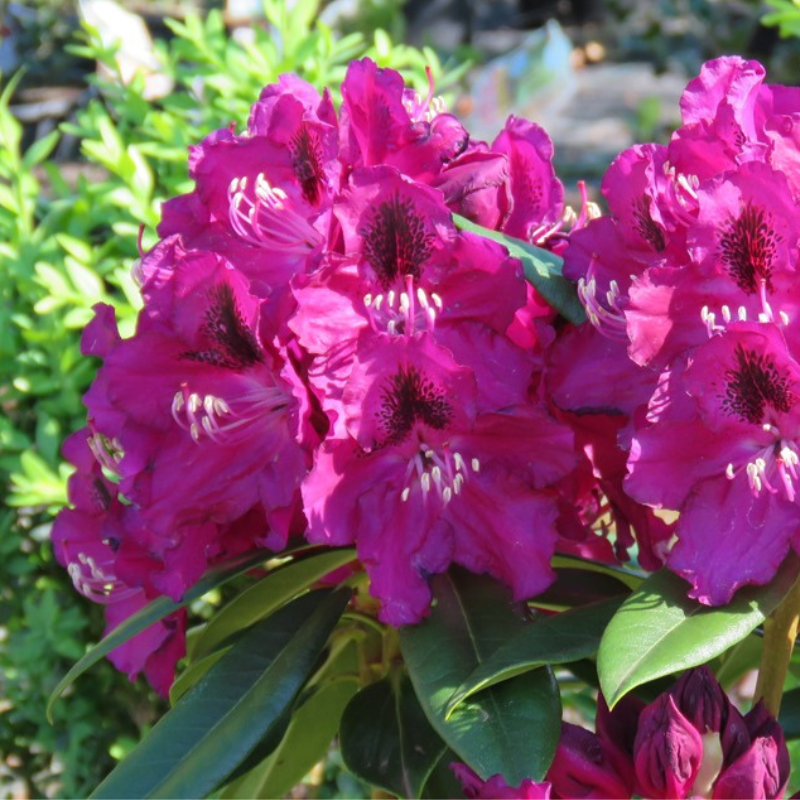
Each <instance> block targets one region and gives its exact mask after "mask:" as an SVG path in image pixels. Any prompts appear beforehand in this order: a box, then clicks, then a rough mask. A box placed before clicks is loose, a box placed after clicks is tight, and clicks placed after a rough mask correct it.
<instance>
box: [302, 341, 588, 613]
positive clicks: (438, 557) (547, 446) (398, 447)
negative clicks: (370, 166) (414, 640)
mask: <svg viewBox="0 0 800 800" xmlns="http://www.w3.org/2000/svg"><path fill="white" fill-rule="evenodd" d="M522 363H523V364H524V360H523V362H522ZM508 367H509V372H511V373H513V369H514V363H513V361H509V362H508ZM478 374H479V373H478ZM491 388H492V387H491V386H490V387H488V389H489V391H491ZM484 391H485V390H484ZM503 391H504V392H506V396H508V394H509V389H508V388H504V389H503ZM481 394H482V392H481V390H480V387H479V385H478V382H477V380H476V370H473V369H470V368H469V367H468V366H464V365H463V362H462V363H459V362H458V361H456V360H455V358H454V355H453V351H452V350H450V349H446V348H444V347H442V346H440V345H438V344H436V342H435V341H434V338H433V337H432V336H431V335H430V334H428V333H424V334H421V335H418V336H416V337H414V338H409V339H406V338H400V337H398V338H394V339H391V338H383V337H382V338H379V339H376V340H375V341H373V342H369V340H366V341H365V342H364V344H363V350H362V351H361V352H359V359H358V364H357V366H356V368H355V369H354V370H353V372H352V374H351V376H350V378H349V380H348V382H347V385H346V387H345V391H344V409H345V426H344V427H345V430H346V435H345V436H344V437H342V438H334V439H329V440H328V441H326V442H325V443H323V445H322V447H321V448H320V450H319V451H318V453H317V456H316V459H315V463H314V469H313V470H312V472H311V474H310V475H309V477H308V478H307V479H306V481H305V482H304V484H303V499H304V504H305V509H306V513H307V515H308V520H309V527H308V532H307V536H308V538H309V540H310V541H313V542H319V543H328V544H339V545H340V544H347V543H351V542H353V541H355V542H356V544H357V547H358V554H359V558H360V559H361V560H362V561H363V562H364V564H365V565H366V567H367V571H368V573H369V575H370V578H371V581H372V583H371V591H372V593H373V594H374V595H375V596H376V597H378V598H379V599H380V600H381V601H382V606H381V612H380V616H381V619H383V620H384V621H386V622H389V623H391V624H393V625H401V624H407V623H413V622H417V621H419V619H420V618H421V617H422V616H424V615H425V614H426V613H427V609H428V605H429V602H430V590H429V588H428V584H427V580H426V579H427V577H428V576H429V575H431V574H435V573H438V572H443V571H444V570H445V569H447V567H448V565H449V564H450V563H452V562H455V563H458V564H461V565H463V566H465V567H467V568H468V569H470V570H472V571H476V572H489V573H490V574H492V575H495V576H496V577H498V578H500V579H501V580H503V581H505V582H506V583H508V584H509V585H510V586H511V587H512V588H513V590H514V594H515V596H516V597H517V598H518V599H522V598H526V597H530V596H532V595H534V594H536V593H538V592H540V591H542V590H543V589H544V588H545V587H546V586H547V585H548V584H549V583H550V581H551V580H552V573H551V570H550V566H549V561H550V556H551V554H552V552H553V549H554V546H555V539H556V532H555V525H554V523H555V519H556V516H557V506H556V502H555V495H554V493H552V492H548V491H546V490H545V487H547V486H548V485H549V484H551V483H553V482H554V481H555V480H557V479H558V478H559V477H562V476H563V475H564V474H566V472H567V471H568V470H569V469H570V468H571V466H572V463H573V456H572V437H571V434H570V432H569V430H568V429H567V428H565V427H564V426H561V425H559V424H558V423H557V422H556V421H555V420H552V419H550V418H549V416H548V415H547V414H546V412H544V410H543V409H541V408H537V407H535V406H531V405H529V404H527V403H525V402H523V401H524V399H525V398H524V394H523V395H522V396H520V397H518V401H519V402H518V403H517V404H513V405H512V404H511V403H507V404H506V407H505V408H502V410H501V409H498V410H496V411H495V410H493V411H488V410H486V411H484V412H483V413H481V409H480V406H481ZM509 399H510V398H509ZM545 453H547V457H545V456H544V454H545Z"/></svg>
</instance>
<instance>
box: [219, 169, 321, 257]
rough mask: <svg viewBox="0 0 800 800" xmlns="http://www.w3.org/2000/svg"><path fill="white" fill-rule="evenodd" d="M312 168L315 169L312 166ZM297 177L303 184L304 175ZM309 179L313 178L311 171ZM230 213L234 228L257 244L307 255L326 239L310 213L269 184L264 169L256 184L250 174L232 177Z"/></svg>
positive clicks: (247, 239) (229, 190) (249, 242)
mask: <svg viewBox="0 0 800 800" xmlns="http://www.w3.org/2000/svg"><path fill="white" fill-rule="evenodd" d="M293 158H294V157H293ZM303 169H305V170H308V169H309V168H308V167H304V168H303ZM310 169H311V170H312V172H313V167H311V168H310ZM295 171H297V167H295ZM303 174H305V173H303ZM314 174H315V173H314ZM298 179H299V180H300V182H301V185H302V184H303V178H302V177H300V175H298ZM307 180H309V181H310V180H311V173H309V177H308V178H307ZM315 180H316V179H315ZM309 185H310V184H309ZM317 190H318V189H317ZM305 191H306V186H305V185H303V192H304V193H305ZM228 217H229V219H230V223H231V227H232V228H233V230H234V231H235V232H236V233H237V234H238V235H239V236H240V237H241V238H242V239H244V240H245V241H246V242H247V243H248V244H252V245H254V246H255V247H263V248H271V249H276V250H279V251H280V252H282V253H295V254H297V255H299V256H305V255H307V254H308V251H309V250H313V249H314V248H315V247H317V246H318V245H320V244H322V242H323V236H322V234H321V233H319V231H317V230H316V229H315V228H314V227H313V226H312V225H311V223H310V222H309V221H308V218H307V215H306V214H303V213H301V211H299V210H298V209H297V208H295V206H294V203H293V202H292V201H291V200H290V198H289V196H288V195H287V194H286V192H284V191H283V189H281V188H280V187H278V186H272V185H270V183H269V181H268V180H267V179H266V178H265V177H264V174H263V173H259V174H258V176H257V177H256V180H255V186H254V187H253V186H252V184H251V183H250V181H249V179H248V178H247V177H243V178H234V179H233V180H232V181H231V183H230V186H229V187H228Z"/></svg>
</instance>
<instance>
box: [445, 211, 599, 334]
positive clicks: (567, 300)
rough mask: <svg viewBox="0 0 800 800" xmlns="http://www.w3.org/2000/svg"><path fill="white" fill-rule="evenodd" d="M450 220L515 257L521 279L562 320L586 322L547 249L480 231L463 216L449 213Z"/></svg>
mask: <svg viewBox="0 0 800 800" xmlns="http://www.w3.org/2000/svg"><path fill="white" fill-rule="evenodd" d="M453 221H454V222H455V224H456V225H457V226H458V227H459V228H461V230H463V231H469V232H470V233H475V234H477V235H478V236H482V237H483V238H484V239H491V240H492V241H493V242H497V243H498V244H502V245H503V246H504V247H505V248H506V249H507V250H508V253H509V255H511V256H513V257H514V258H518V259H519V260H520V261H521V262H522V267H523V269H524V270H525V278H526V280H527V281H528V282H529V283H532V284H533V285H534V286H535V287H536V289H537V290H538V291H539V293H540V294H541V295H542V297H544V299H545V300H547V302H548V303H549V304H550V305H551V306H552V307H553V308H554V309H555V310H556V311H558V312H559V313H560V314H561V315H562V316H563V317H565V318H566V319H568V320H569V321H570V322H572V323H574V324H575V325H580V324H581V323H582V322H585V321H586V312H585V311H584V310H583V306H582V305H581V303H580V300H578V293H577V291H576V290H575V287H574V286H573V285H572V284H571V283H570V282H569V281H568V280H567V279H566V278H565V277H564V276H563V275H562V274H561V268H562V266H563V263H564V262H563V260H562V259H561V258H559V257H558V256H557V255H555V254H554V253H551V252H549V251H548V250H542V249H541V248H540V247H535V246H534V245H532V244H528V243H527V242H524V241H522V239H516V238H514V237H513V236H507V235H506V234H504V233H499V232H498V231H493V230H490V229H489V228H484V227H482V226H481V225H476V224H475V223H474V222H470V221H469V220H468V219H466V217H460V216H458V214H453Z"/></svg>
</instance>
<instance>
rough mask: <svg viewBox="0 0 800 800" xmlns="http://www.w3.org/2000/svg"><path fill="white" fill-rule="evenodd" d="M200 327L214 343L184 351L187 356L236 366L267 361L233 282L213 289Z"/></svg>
mask: <svg viewBox="0 0 800 800" xmlns="http://www.w3.org/2000/svg"><path fill="white" fill-rule="evenodd" d="M200 330H201V332H202V333H203V334H205V336H206V337H207V338H208V339H210V340H211V342H212V343H213V344H212V346H211V347H210V348H209V349H207V350H190V351H187V352H185V353H182V354H181V355H182V357H183V358H187V359H189V360H191V361H201V362H203V363H204V364H211V365H212V366H215V367H222V368H224V369H234V370H241V369H245V368H247V367H252V366H254V365H255V364H260V363H263V361H264V353H263V351H262V350H261V347H260V346H259V344H258V340H257V339H256V336H255V334H254V333H253V331H252V330H250V328H249V326H248V325H247V322H246V321H245V319H244V315H243V314H242V312H241V309H240V308H239V306H238V304H237V303H236V298H235V297H234V294H233V289H232V288H231V286H230V285H229V284H227V283H221V284H219V285H217V286H215V287H214V288H213V289H211V290H210V291H209V304H208V306H207V308H206V311H205V314H204V317H203V324H202V325H201V326H200Z"/></svg>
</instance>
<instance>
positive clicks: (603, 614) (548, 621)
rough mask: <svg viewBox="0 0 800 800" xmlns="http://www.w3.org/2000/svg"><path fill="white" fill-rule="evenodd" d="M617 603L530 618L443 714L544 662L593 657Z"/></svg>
mask: <svg viewBox="0 0 800 800" xmlns="http://www.w3.org/2000/svg"><path fill="white" fill-rule="evenodd" d="M621 605H622V598H621V597H620V598H616V597H614V598H610V599H608V600H601V601H600V602H599V603H592V604H591V605H587V606H581V607H580V608H575V609H573V610H572V611H565V612H564V613H563V614H557V615H556V616H553V617H540V618H539V619H537V620H534V622H532V623H530V624H529V625H528V626H527V627H526V628H524V629H523V630H521V631H520V632H519V633H518V634H517V635H516V636H514V637H513V638H512V639H510V640H509V641H508V642H506V644H504V645H503V646H502V647H501V648H500V649H499V650H498V651H497V652H496V653H495V654H494V655H493V656H491V657H490V658H489V659H488V660H486V661H484V662H483V663H482V664H481V665H480V666H479V667H478V668H477V669H476V670H475V671H474V672H473V673H472V674H471V675H470V676H469V677H468V678H467V680H466V681H464V682H463V683H462V684H461V686H459V687H458V689H457V690H456V691H455V693H454V694H453V696H452V698H451V699H450V701H449V702H448V704H447V712H446V713H447V717H448V718H449V717H450V716H451V715H452V714H453V712H454V711H455V710H456V709H457V708H458V706H459V705H461V703H463V702H464V701H465V700H466V699H467V698H469V697H472V695H474V694H475V693H476V692H480V691H482V690H484V689H486V688H488V687H489V686H494V685H495V684H497V683H500V682H502V681H506V680H508V679H509V678H513V677H515V676H516V675H521V674H522V673H524V672H528V671H529V670H532V669H536V668H537V667H541V666H543V665H544V664H566V663H569V662H570V661H578V660H580V659H582V658H588V657H589V656H593V655H594V654H595V653H596V652H597V648H598V647H599V646H600V639H601V638H602V636H603V631H604V630H605V629H606V626H607V625H608V623H609V622H610V620H611V618H612V617H613V616H614V614H615V612H616V611H617V609H618V608H619V607H620V606H621Z"/></svg>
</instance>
